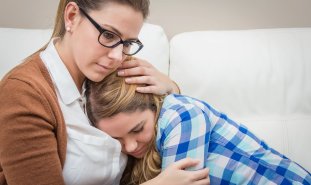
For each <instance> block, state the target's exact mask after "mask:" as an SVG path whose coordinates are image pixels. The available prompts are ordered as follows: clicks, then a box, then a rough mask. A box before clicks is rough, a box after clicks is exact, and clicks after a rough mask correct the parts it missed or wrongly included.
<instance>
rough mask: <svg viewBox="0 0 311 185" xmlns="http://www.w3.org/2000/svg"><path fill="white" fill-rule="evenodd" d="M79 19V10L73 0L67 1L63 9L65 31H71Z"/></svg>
mask: <svg viewBox="0 0 311 185" xmlns="http://www.w3.org/2000/svg"><path fill="white" fill-rule="evenodd" d="M80 19H81V15H80V10H79V7H78V5H77V4H76V3H75V2H69V3H68V4H67V5H66V7H65V10H64V22H65V28H66V31H67V32H70V33H72V32H73V31H74V30H75V28H76V27H77V26H78V24H79V22H80Z"/></svg>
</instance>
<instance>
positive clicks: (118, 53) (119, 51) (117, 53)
mask: <svg viewBox="0 0 311 185" xmlns="http://www.w3.org/2000/svg"><path fill="white" fill-rule="evenodd" d="M108 57H109V58H111V59H113V60H114V61H116V62H118V63H119V62H121V61H122V59H123V45H122V44H120V45H118V46H117V47H114V48H110V51H109V53H108Z"/></svg>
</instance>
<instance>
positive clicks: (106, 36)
mask: <svg viewBox="0 0 311 185" xmlns="http://www.w3.org/2000/svg"><path fill="white" fill-rule="evenodd" d="M103 36H104V37H105V39H109V40H113V39H115V37H116V36H115V35H114V34H113V33H110V32H108V31H105V32H103Z"/></svg>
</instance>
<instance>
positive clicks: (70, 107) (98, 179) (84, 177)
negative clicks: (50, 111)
mask: <svg viewBox="0 0 311 185" xmlns="http://www.w3.org/2000/svg"><path fill="white" fill-rule="evenodd" d="M54 40H55V39H52V41H51V42H50V43H49V45H48V47H47V48H46V49H45V50H44V51H43V52H41V53H40V57H41V59H42V61H43V62H44V64H45V66H46V67H47V69H48V71H49V73H50V75H51V78H52V81H53V83H54V87H55V90H56V94H57V97H58V102H59V105H60V107H61V109H62V112H63V116H64V119H65V122H66V125H67V128H66V129H67V134H68V138H67V152H66V160H65V166H64V169H63V175H64V179H65V183H66V184H68V185H71V184H74V185H85V184H88V185H104V184H109V185H110V184H119V181H120V178H121V176H122V173H123V171H124V168H125V165H126V162H127V156H126V155H124V154H123V153H121V145H120V143H119V142H118V141H117V140H115V139H113V138H111V137H110V136H109V135H107V134H106V133H104V132H102V131H101V130H99V129H96V128H95V127H93V126H91V125H90V122H89V120H88V118H87V116H86V115H85V113H84V110H83V108H82V107H83V103H84V102H85V101H84V100H85V96H84V91H85V89H84V90H83V93H82V95H81V94H80V92H79V90H78V89H77V87H76V85H75V83H74V81H73V79H72V77H71V75H70V74H69V72H68V70H67V68H66V66H65V65H64V63H63V62H62V60H61V59H60V57H59V55H58V53H57V51H56V49H55V46H54Z"/></svg>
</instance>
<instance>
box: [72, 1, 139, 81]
mask: <svg viewBox="0 0 311 185" xmlns="http://www.w3.org/2000/svg"><path fill="white" fill-rule="evenodd" d="M70 10H72V12H73V13H72V15H71V14H70ZM68 11H69V13H68V14H66V15H67V19H68V21H67V24H69V25H71V30H70V31H69V32H67V33H66V34H67V35H68V36H67V38H68V40H69V42H67V44H68V47H67V48H69V49H68V50H69V51H68V52H69V53H71V55H70V59H71V60H73V62H72V63H73V65H74V67H73V68H74V70H75V71H76V73H78V75H79V76H80V77H81V76H82V77H87V78H88V79H90V80H92V81H95V82H99V81H101V80H102V79H104V78H105V77H106V76H107V75H109V74H110V73H111V72H113V71H115V70H116V69H117V68H118V67H119V66H120V64H121V63H122V61H124V59H125V57H126V55H124V54H123V53H122V50H123V44H120V45H118V46H117V47H115V48H107V47H104V46H102V45H101V44H100V43H99V42H98V37H99V35H100V32H99V31H98V29H96V27H95V26H94V25H93V24H92V23H91V21H90V20H89V19H88V18H87V17H86V16H85V15H84V14H83V13H82V12H81V10H80V8H79V7H78V6H76V4H73V5H72V9H70V8H69V10H68ZM74 12H75V13H76V14H74ZM87 14H88V15H89V17H90V18H91V19H93V20H94V21H95V22H96V23H97V24H98V25H100V27H101V28H103V29H105V30H108V31H111V32H113V33H115V34H116V35H118V36H120V37H121V39H122V40H128V39H137V37H138V34H139V31H140V29H141V27H142V25H143V21H144V19H143V15H142V13H141V12H137V11H135V10H134V9H133V8H132V7H129V6H127V5H122V4H118V3H108V4H105V6H103V8H101V9H100V10H92V11H89V12H87ZM70 16H72V17H70ZM107 37H109V36H107ZM71 73H72V72H71ZM73 73H74V72H73ZM79 73H80V74H79ZM74 75H75V74H74Z"/></svg>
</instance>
